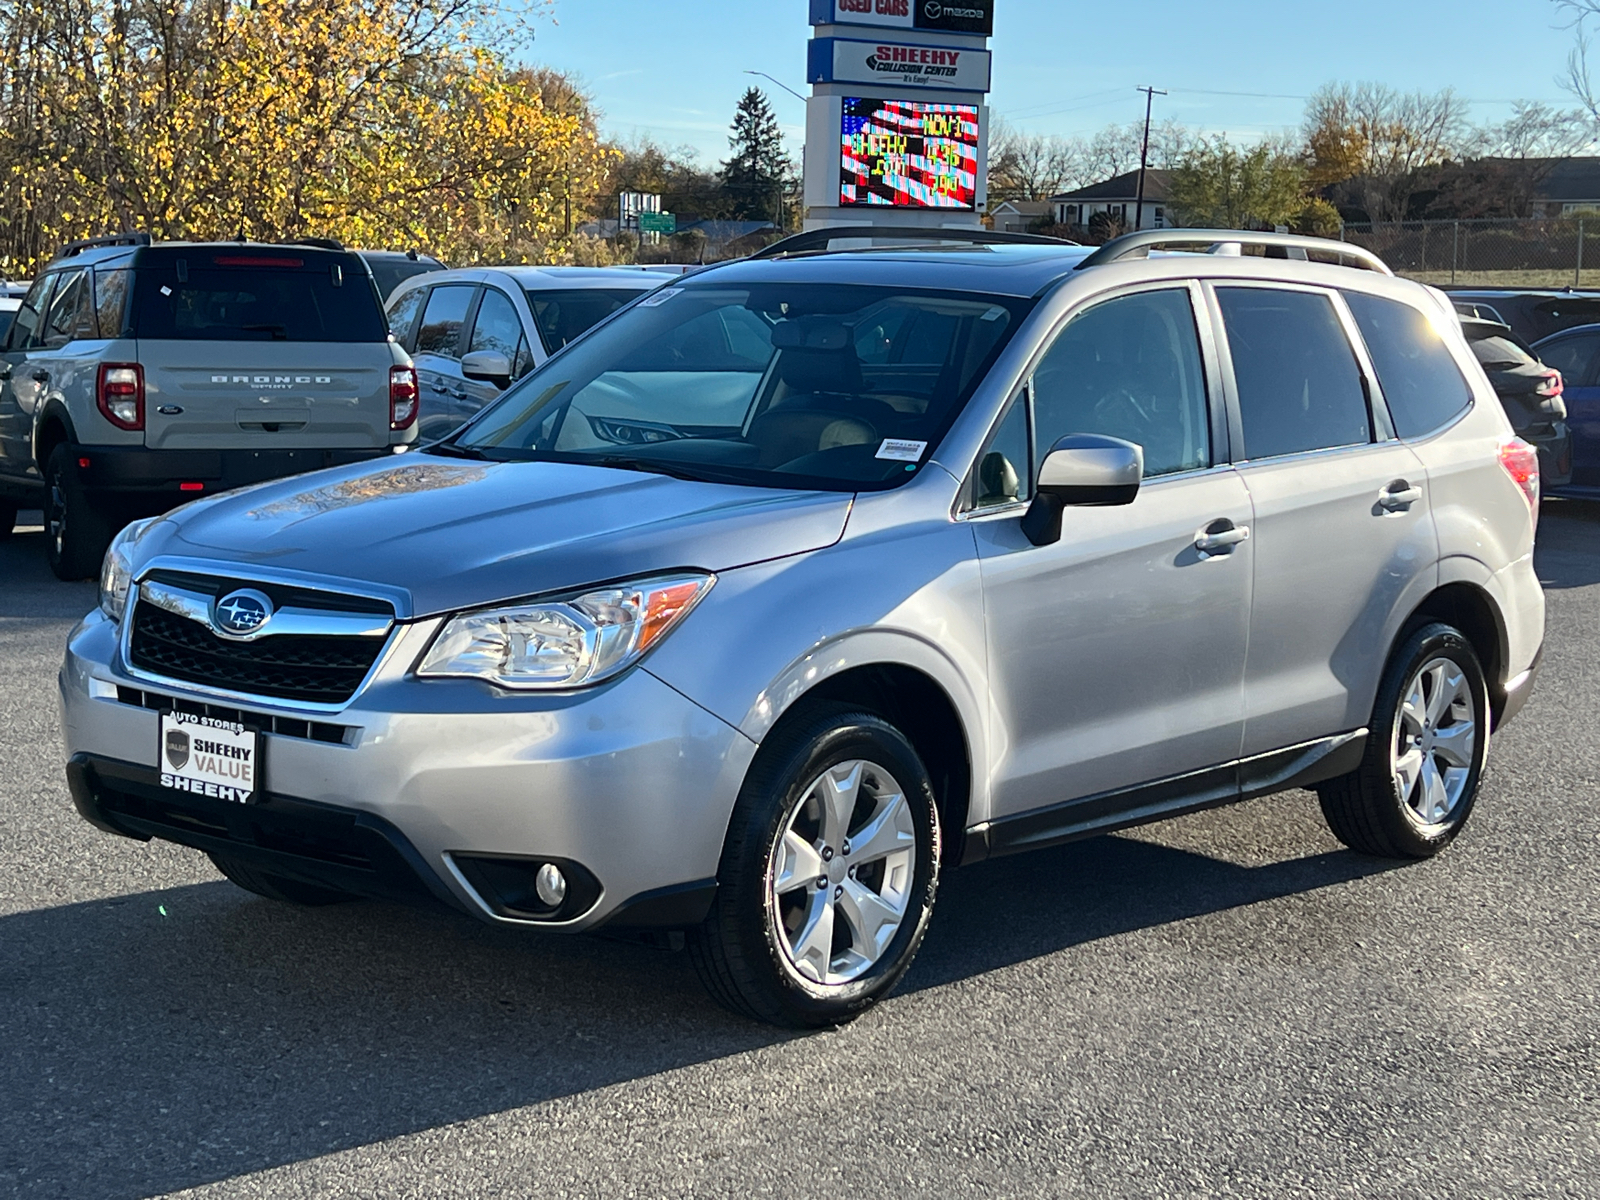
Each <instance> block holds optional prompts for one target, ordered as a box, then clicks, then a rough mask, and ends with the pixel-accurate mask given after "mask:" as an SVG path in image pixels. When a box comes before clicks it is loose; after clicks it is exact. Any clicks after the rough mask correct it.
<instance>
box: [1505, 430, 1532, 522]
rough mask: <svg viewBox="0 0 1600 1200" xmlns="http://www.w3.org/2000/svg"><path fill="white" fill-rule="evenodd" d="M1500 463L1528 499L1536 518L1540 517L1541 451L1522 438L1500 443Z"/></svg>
mask: <svg viewBox="0 0 1600 1200" xmlns="http://www.w3.org/2000/svg"><path fill="white" fill-rule="evenodd" d="M1500 465H1501V466H1502V467H1504V468H1505V472H1506V474H1507V475H1509V476H1511V480H1512V482H1513V483H1515V484H1516V485H1517V486H1518V487H1519V488H1521V489H1522V494H1523V495H1524V496H1526V497H1527V499H1528V506H1529V507H1530V508H1532V509H1533V516H1534V520H1535V521H1537V520H1538V518H1539V452H1538V451H1537V450H1535V449H1534V448H1533V447H1532V446H1530V445H1528V443H1527V442H1525V441H1523V440H1522V439H1521V438H1512V439H1511V440H1510V441H1506V442H1501V443H1500Z"/></svg>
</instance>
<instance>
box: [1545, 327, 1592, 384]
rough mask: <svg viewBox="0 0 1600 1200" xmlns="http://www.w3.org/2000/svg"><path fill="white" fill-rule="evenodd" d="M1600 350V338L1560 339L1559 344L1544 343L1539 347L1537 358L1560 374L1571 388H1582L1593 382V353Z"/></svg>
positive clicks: (1588, 336)
mask: <svg viewBox="0 0 1600 1200" xmlns="http://www.w3.org/2000/svg"><path fill="white" fill-rule="evenodd" d="M1597 349H1600V337H1594V336H1591V335H1583V336H1579V337H1569V338H1562V339H1561V340H1560V341H1559V342H1546V343H1545V344H1544V345H1542V346H1540V347H1539V358H1540V359H1541V360H1542V361H1543V362H1544V365H1545V366H1547V367H1554V368H1555V369H1556V370H1558V371H1560V372H1561V377H1562V378H1563V379H1565V380H1566V381H1567V382H1568V383H1569V384H1571V385H1572V386H1573V387H1584V386H1586V385H1587V384H1589V383H1592V382H1593V380H1594V357H1595V351H1596V350H1597Z"/></svg>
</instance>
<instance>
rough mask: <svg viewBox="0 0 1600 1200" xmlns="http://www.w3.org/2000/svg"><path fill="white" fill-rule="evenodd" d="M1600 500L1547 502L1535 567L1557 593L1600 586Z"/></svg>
mask: <svg viewBox="0 0 1600 1200" xmlns="http://www.w3.org/2000/svg"><path fill="white" fill-rule="evenodd" d="M1597 545H1600V501H1591V500H1547V501H1545V503H1544V506H1543V507H1542V508H1541V509H1540V511H1539V536H1538V543H1537V546H1536V548H1535V550H1534V555H1533V562H1534V567H1535V569H1536V570H1537V571H1538V573H1539V582H1540V583H1542V584H1544V586H1545V587H1547V588H1551V589H1555V590H1565V589H1567V588H1581V587H1588V586H1589V585H1590V584H1595V583H1600V555H1597V554H1596V553H1595V547H1596V546H1597Z"/></svg>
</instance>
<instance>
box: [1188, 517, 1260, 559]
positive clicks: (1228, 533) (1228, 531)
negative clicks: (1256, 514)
mask: <svg viewBox="0 0 1600 1200" xmlns="http://www.w3.org/2000/svg"><path fill="white" fill-rule="evenodd" d="M1249 540H1250V526H1248V525H1235V524H1234V523H1233V522H1232V521H1230V520H1228V518H1227V517H1218V518H1217V519H1216V520H1215V521H1213V522H1211V524H1209V525H1207V526H1206V527H1205V528H1203V529H1201V530H1200V531H1199V532H1198V533H1196V534H1195V535H1194V548H1195V549H1196V550H1198V551H1200V556H1201V557H1202V558H1210V557H1211V556H1212V555H1214V554H1231V553H1232V552H1233V548H1234V547H1235V546H1237V545H1238V544H1239V543H1240V542H1248V541H1249Z"/></svg>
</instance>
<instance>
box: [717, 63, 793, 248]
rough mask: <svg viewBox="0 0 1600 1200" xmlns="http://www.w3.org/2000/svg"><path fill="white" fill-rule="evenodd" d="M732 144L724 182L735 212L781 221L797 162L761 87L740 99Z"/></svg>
mask: <svg viewBox="0 0 1600 1200" xmlns="http://www.w3.org/2000/svg"><path fill="white" fill-rule="evenodd" d="M728 146H729V148H730V149H731V150H732V151H733V154H732V156H731V157H730V158H729V159H728V161H727V162H725V163H723V164H722V185H723V187H724V188H726V189H727V191H728V192H729V193H730V196H729V199H730V200H731V201H732V202H733V207H734V211H735V212H736V213H737V214H738V215H739V216H740V217H742V218H744V219H746V220H755V221H777V220H778V216H779V210H780V205H781V195H782V190H783V187H784V185H785V183H786V181H787V180H788V179H789V177H790V176H791V175H792V174H793V172H794V164H793V163H792V162H790V161H789V156H788V154H786V153H785V152H784V149H783V133H782V132H781V131H780V130H779V128H778V119H777V117H775V116H773V115H772V106H771V105H770V104H768V103H767V97H766V93H764V92H763V91H762V90H761V89H760V88H756V87H753V88H751V89H750V90H749V91H747V92H745V94H744V96H743V97H742V98H741V99H740V100H739V107H738V109H736V110H735V112H734V114H733V133H732V134H731V135H730V136H729V138H728Z"/></svg>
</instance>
